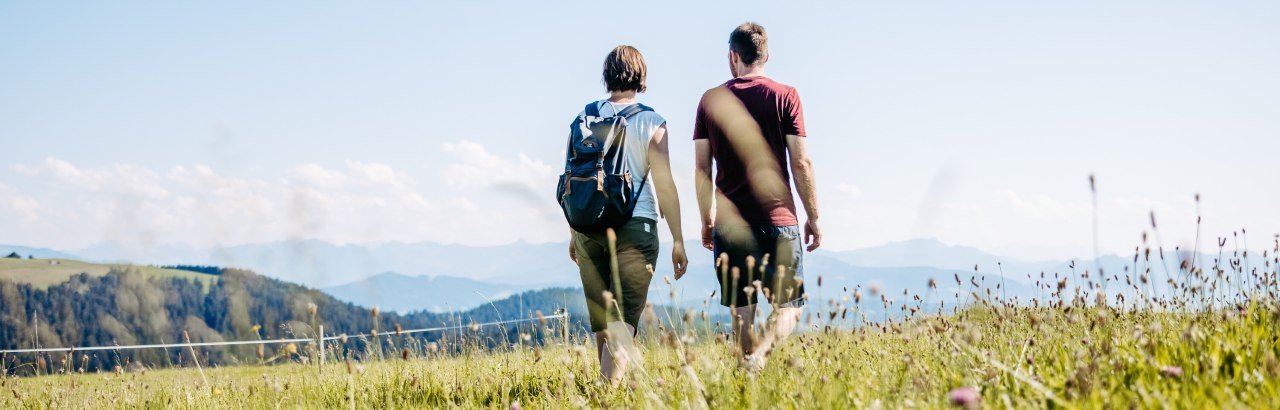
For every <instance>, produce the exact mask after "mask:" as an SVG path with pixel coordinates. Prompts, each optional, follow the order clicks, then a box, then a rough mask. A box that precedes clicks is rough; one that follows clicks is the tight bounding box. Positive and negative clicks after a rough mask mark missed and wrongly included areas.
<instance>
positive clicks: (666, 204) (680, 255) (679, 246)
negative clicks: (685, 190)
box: [649, 124, 689, 280]
mask: <svg viewBox="0 0 1280 410" xmlns="http://www.w3.org/2000/svg"><path fill="white" fill-rule="evenodd" d="M649 172H652V173H653V187H654V188H655V189H656V190H657V194H658V214H659V215H661V216H662V217H663V218H665V219H666V220H667V228H669V229H670V230H671V240H672V242H674V243H673V244H672V246H671V264H672V267H674V268H675V273H676V279H677V280H679V279H680V277H681V276H684V271H685V268H687V267H688V265H689V260H688V258H687V257H685V254H684V232H683V231H681V230H680V194H679V193H677V192H676V181H675V178H672V176H671V156H670V154H669V152H668V151H667V126H666V125H665V124H664V125H663V126H661V127H658V129H657V130H656V131H654V132H653V136H652V137H651V138H649Z"/></svg>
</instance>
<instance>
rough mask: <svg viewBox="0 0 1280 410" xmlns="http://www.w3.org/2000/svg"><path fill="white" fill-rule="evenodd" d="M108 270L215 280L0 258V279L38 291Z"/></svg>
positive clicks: (175, 272)
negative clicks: (32, 287) (37, 289)
mask: <svg viewBox="0 0 1280 410" xmlns="http://www.w3.org/2000/svg"><path fill="white" fill-rule="evenodd" d="M112 269H115V270H120V271H136V272H138V273H140V274H142V275H143V276H145V277H153V278H170V277H172V278H181V279H189V280H195V281H200V282H204V283H205V284H209V283H212V282H213V281H215V280H217V276H216V275H209V274H204V273H197V272H192V271H188V270H179V269H168V268H159V267H154V266H133V265H107V264H98V263H89V262H81V261H77V260H71V259H17V258H0V279H4V280H8V281H10V282H14V283H27V284H30V285H31V286H34V287H37V288H41V289H45V288H48V287H49V286H51V285H56V284H59V283H63V282H66V281H67V280H70V279H71V277H72V276H75V275H77V274H81V273H83V274H86V275H89V276H93V277H98V276H102V275H106V274H107V272H110V271H111V270H112Z"/></svg>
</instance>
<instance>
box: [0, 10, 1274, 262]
mask: <svg viewBox="0 0 1280 410" xmlns="http://www.w3.org/2000/svg"><path fill="white" fill-rule="evenodd" d="M1058 3H1061V4H1058ZM745 21H756V22H759V23H761V24H762V25H764V26H765V27H766V29H767V30H768V33H769V38H770V43H769V46H770V54H771V56H770V60H769V63H768V65H767V67H766V72H767V73H768V75H770V76H771V77H773V78H774V79H776V80H778V81H781V82H783V83H786V84H790V85H793V86H795V87H796V88H797V90H798V91H799V93H800V96H801V99H802V100H803V102H804V107H805V119H806V125H807V128H808V132H809V139H808V140H807V141H808V145H809V147H810V150H811V151H812V155H813V160H814V163H815V167H816V172H817V182H818V198H819V205H820V208H821V210H822V217H821V220H820V222H821V225H822V227H823V229H824V231H825V236H826V239H825V240H824V247H825V248H827V249H832V250H842V249H853V248H860V247H867V246H874V245H879V244H883V243H886V242H891V241H900V240H906V239H911V238H936V239H938V240H941V241H943V242H946V243H949V244H957V245H968V246H975V247H978V248H981V249H984V250H988V251H991V252H996V253H1001V254H1003V255H1006V256H1009V257H1014V258H1021V259H1028V260H1031V259H1052V258H1059V259H1060V258H1069V257H1079V256H1086V255H1091V254H1092V252H1093V232H1094V231H1093V228H1092V227H1093V224H1092V218H1093V216H1092V215H1093V212H1094V207H1093V205H1092V199H1091V196H1090V190H1089V183H1088V177H1089V175H1091V174H1094V175H1096V176H1097V181H1098V201H1097V204H1098V206H1097V208H1096V209H1097V214H1098V219H1099V225H1098V226H1099V228H1098V234H1099V238H1100V239H1099V246H1100V248H1101V249H1102V251H1103V252H1131V251H1132V248H1133V246H1135V245H1137V244H1138V243H1139V240H1140V237H1141V234H1142V232H1143V230H1149V229H1150V228H1151V220H1150V213H1151V212H1154V213H1155V215H1156V218H1157V220H1158V229H1159V233H1160V235H1161V238H1162V240H1163V241H1164V242H1165V244H1166V246H1169V247H1172V246H1179V245H1181V246H1184V247H1190V246H1191V245H1192V244H1193V241H1194V239H1195V237H1196V229H1197V226H1196V216H1197V215H1201V216H1203V219H1202V221H1203V222H1202V224H1201V226H1200V229H1201V230H1202V232H1203V233H1202V234H1201V235H1202V239H1201V241H1202V246H1207V245H1209V244H1210V243H1212V242H1213V239H1212V238H1215V237H1217V236H1231V233H1232V232H1233V231H1239V230H1240V229H1241V228H1247V229H1248V231H1247V232H1248V233H1247V237H1248V238H1249V241H1250V242H1251V243H1257V244H1268V243H1269V242H1271V241H1272V238H1273V235H1274V234H1276V233H1280V206H1277V205H1276V204H1277V203H1280V191H1278V190H1277V186H1280V185H1277V179H1278V177H1280V170H1278V169H1277V168H1278V166H1277V164H1278V163H1280V162H1277V161H1276V158H1277V154H1280V97H1277V96H1280V41H1276V39H1280V25H1277V24H1275V22H1276V21H1280V3H1275V2H1264V1H1258V2H1237V1H1216V2H1179V1H1149V2H1117V1H1079V2H1055V3H1054V4H1050V3H1048V2H1019V1H990V2H928V1H924V2H845V1H839V2H805V3H803V4H790V3H787V4H783V3H781V2H748V1H739V2H646V3H645V4H644V5H643V6H638V5H628V4H625V3H610V4H603V3H598V2H479V1H477V2H448V3H444V2H358V3H357V2H289V1H279V2H268V3H262V2H232V1H224V2H204V3H196V2H181V3H180V4H179V3H163V4H155V3H148V4H145V5H144V4H141V3H132V2H107V3H104V2H5V3H2V4H0V243H7V244H18V245H27V246H40V247H51V248H56V249H61V250H75V249H81V248H84V247H88V246H92V245H94V244H101V243H119V244H127V245H130V246H135V247H148V246H161V245H165V246H174V245H181V246H193V247H207V246H217V245H236V244H244V243H260V242H268V241H275V240H282V239H290V238H308V239H321V240H326V241H330V242H334V243H338V244H379V243H386V242H392V241H399V242H419V241H433V242H443V243H461V244H471V245H494V244H504V243H510V242H514V241H526V242H532V243H541V242H561V241H565V240H567V232H566V229H565V226H566V225H565V223H564V221H563V217H562V216H561V215H560V213H559V210H558V208H557V207H556V205H555V202H554V200H553V192H554V189H555V180H556V176H557V175H558V174H559V173H560V164H561V163H562V161H563V149H564V138H565V136H566V134H567V128H568V124H569V122H570V120H572V117H573V115H574V114H576V113H577V112H578V111H579V110H580V109H581V107H582V105H583V104H585V103H586V102H588V101H591V100H593V99H598V98H602V97H604V96H605V93H604V89H603V86H602V84H601V81H600V67H601V63H602V61H603V59H604V56H605V55H606V54H607V53H608V52H609V50H610V49H612V48H613V47H614V46H616V45H619V44H630V45H633V46H635V47H637V48H638V49H639V50H640V51H641V52H642V53H643V54H644V56H645V58H646V61H647V64H648V67H649V78H648V89H649V90H648V92H646V93H645V94H642V95H641V97H640V99H641V101H642V102H644V103H646V104H648V105H650V106H652V107H654V108H655V109H657V110H658V112H659V113H661V114H662V115H663V116H664V117H665V118H666V119H667V120H668V128H669V130H670V134H671V147H670V149H671V152H672V155H673V160H672V166H673V171H674V172H675V174H676V176H677V179H678V180H677V186H678V188H679V190H680V193H681V194H682V196H681V200H682V203H681V205H682V209H683V212H682V213H683V215H684V222H685V223H684V225H685V229H684V232H685V237H686V239H696V237H697V235H698V231H697V225H698V218H697V212H696V210H697V208H696V203H695V197H694V192H693V187H692V174H693V155H692V154H693V148H692V146H693V144H692V142H691V141H690V137H691V132H692V129H693V114H694V110H695V108H696V105H697V102H698V99H699V97H700V95H701V94H702V93H703V92H704V91H706V90H707V89H709V88H711V87H714V86H716V85H718V84H720V83H723V82H724V81H726V80H727V79H729V76H730V75H729V70H728V63H727V57H726V53H727V44H726V42H727V38H728V34H729V32H730V31H731V30H732V29H733V27H734V26H736V25H737V24H739V23H742V22H745ZM1196 194H1200V196H1201V201H1200V202H1199V204H1198V205H1199V210H1197V202H1196V201H1195V199H1194V198H1195V195H1196ZM802 219H803V216H802ZM662 238H663V240H667V239H668V238H669V236H668V233H667V232H666V231H665V230H664V231H663V234H662ZM1268 247H1269V246H1268Z"/></svg>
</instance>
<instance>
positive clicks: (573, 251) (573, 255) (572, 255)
mask: <svg viewBox="0 0 1280 410" xmlns="http://www.w3.org/2000/svg"><path fill="white" fill-rule="evenodd" d="M569 260H571V261H573V263H578V247H576V246H573V239H569Z"/></svg>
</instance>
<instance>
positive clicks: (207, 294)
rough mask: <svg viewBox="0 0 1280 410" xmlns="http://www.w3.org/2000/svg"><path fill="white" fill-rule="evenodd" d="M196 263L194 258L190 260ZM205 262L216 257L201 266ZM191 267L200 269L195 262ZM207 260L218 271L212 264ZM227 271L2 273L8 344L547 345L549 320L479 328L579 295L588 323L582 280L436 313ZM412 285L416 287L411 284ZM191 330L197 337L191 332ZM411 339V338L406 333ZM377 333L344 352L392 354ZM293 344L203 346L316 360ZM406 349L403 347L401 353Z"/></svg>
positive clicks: (0, 320)
mask: <svg viewBox="0 0 1280 410" xmlns="http://www.w3.org/2000/svg"><path fill="white" fill-rule="evenodd" d="M184 268H187V267H184ZM190 268H193V269H194V268H200V269H205V268H207V267H190ZM187 270H191V269H187ZM205 270H207V269H205ZM216 273H217V279H216V280H215V281H212V282H209V283H207V284H206V283H205V282H201V281H197V280H193V279H186V278H178V277H158V276H148V275H145V274H142V273H140V272H138V271H136V270H132V269H127V268H124V269H122V268H113V269H112V270H111V271H110V272H108V273H107V274H106V275H102V276H90V275H87V274H79V275H75V276H73V277H72V278H71V279H69V280H67V281H66V282H63V283H60V284H57V285H52V286H49V287H48V288H40V287H36V286H32V285H30V284H26V283H15V282H13V281H10V280H6V279H0V350H3V349H21V348H33V347H37V346H38V347H71V346H116V345H134V344H152V343H180V342H183V341H185V339H184V338H185V337H189V338H190V340H191V341H192V342H222V341H236V340H258V339H282V338H315V337H316V336H317V333H318V330H319V328H320V327H321V326H323V328H324V332H325V334H326V335H340V334H352V335H355V334H360V333H368V332H371V331H374V330H378V331H393V330H394V329H414V328H427V327H442V326H457V327H461V328H462V329H460V330H455V331H447V332H428V333H420V334H417V335H415V336H414V339H413V340H407V341H406V343H407V342H413V343H417V344H416V345H417V346H421V345H424V344H425V343H429V342H436V341H440V342H442V343H441V344H442V345H446V346H457V345H459V343H448V344H446V343H443V342H444V341H449V340H453V341H460V340H466V341H468V343H471V344H472V345H476V344H479V345H481V346H496V345H499V344H504V343H517V342H521V343H526V342H527V343H537V342H539V341H540V340H541V338H542V337H544V336H545V335H544V334H543V333H542V332H540V331H538V330H537V329H534V327H536V326H538V322H536V321H535V322H532V323H529V322H526V323H521V324H512V325H507V326H500V327H498V326H495V327H485V328H479V329H477V328H472V327H470V326H468V325H469V324H471V323H485V322H490V321H496V320H509V319H521V318H530V317H536V315H537V314H538V313H539V312H541V313H542V314H543V315H546V316H549V315H551V314H553V313H554V311H555V310H556V309H559V308H563V307H565V306H566V305H568V307H569V310H570V313H571V315H572V316H573V319H572V320H571V323H570V326H571V327H572V328H579V329H580V328H581V327H582V326H584V320H585V309H584V308H583V307H582V306H581V305H582V296H581V290H579V289H566V288H552V289H543V290H539V291H531V292H526V293H524V294H520V295H516V296H512V297H509V298H506V299H503V300H499V301H494V302H492V303H490V304H486V305H484V306H481V307H479V308H476V309H472V310H469V311H465V312H457V313H433V312H427V311H419V312H412V313H408V314H397V313H390V312H376V309H370V308H365V307H361V306H357V305H355V304H352V303H348V302H343V301H339V300H337V299H335V298H333V297H332V296H329V295H328V294H325V293H323V292H321V291H319V290H315V289H311V288H307V287H304V286H301V285H297V284H293V283H289V282H284V281H280V280H277V279H273V278H269V277H265V276H262V275H258V274H256V273H253V272H251V271H246V270H239V269H218V270H217V271H216ZM406 291H412V290H406ZM184 334H185V335H186V336H184ZM402 339H403V338H402ZM374 341H375V342H373V343H371V342H369V341H368V340H365V339H361V340H359V341H351V342H349V343H346V344H345V345H344V346H343V347H342V349H343V351H344V355H349V357H350V358H352V359H353V360H365V359H366V358H367V357H369V356H371V355H374V354H386V353H385V352H381V351H380V350H382V349H385V347H382V346H380V345H378V344H376V341H377V339H376V338H375V339H374ZM288 349H290V347H288V346H285V345H264V346H263V348H262V350H259V348H258V347H257V346H252V345H250V346H233V347H217V348H202V349H200V350H199V351H198V352H199V353H198V354H199V355H200V356H201V357H200V358H199V360H200V363H202V364H204V365H206V366H210V365H213V366H217V365H228V364H236V363H255V362H264V361H268V360H267V359H278V360H277V361H290V360H305V359H306V358H305V357H304V356H305V353H306V352H300V351H298V350H297V347H296V346H295V347H292V349H294V350H288ZM390 354H395V353H390ZM4 356H5V357H3V363H2V364H3V366H2V368H3V372H4V373H5V374H21V375H26V374H38V373H51V372H57V371H89V372H92V371H112V370H115V369H117V366H118V367H120V368H121V369H125V370H128V369H129V368H130V367H137V366H147V367H155V366H185V365H189V364H190V363H191V360H192V358H191V357H190V350H189V349H176V348H174V349H139V350H112V351H91V352H84V353H79V352H76V353H72V354H70V355H68V354H66V353H62V352H58V353H45V354H6V355H4Z"/></svg>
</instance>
